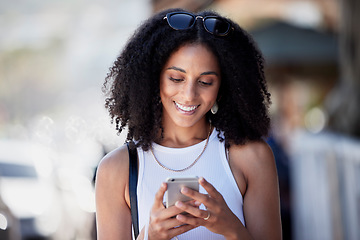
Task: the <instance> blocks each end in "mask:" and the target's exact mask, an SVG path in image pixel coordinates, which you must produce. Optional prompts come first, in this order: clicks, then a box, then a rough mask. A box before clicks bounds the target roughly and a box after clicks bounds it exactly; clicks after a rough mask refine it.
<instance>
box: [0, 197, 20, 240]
mask: <svg viewBox="0 0 360 240" xmlns="http://www.w3.org/2000/svg"><path fill="white" fill-rule="evenodd" d="M0 239H1V240H20V239H21V232H20V223H19V221H18V219H17V218H16V217H15V216H14V215H13V213H12V212H11V211H10V209H9V207H8V206H7V205H6V204H5V203H4V202H3V200H2V198H1V195H0Z"/></svg>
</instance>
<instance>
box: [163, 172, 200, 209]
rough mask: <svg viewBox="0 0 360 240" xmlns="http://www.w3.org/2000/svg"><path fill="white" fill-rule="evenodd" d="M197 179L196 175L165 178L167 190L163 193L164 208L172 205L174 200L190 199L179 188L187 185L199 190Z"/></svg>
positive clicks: (184, 200) (183, 200)
mask: <svg viewBox="0 0 360 240" xmlns="http://www.w3.org/2000/svg"><path fill="white" fill-rule="evenodd" d="M198 180H199V178H198V177H197V176H189V177H169V178H167V179H166V183H167V191H166V193H165V202H166V204H165V205H166V208H168V207H170V206H173V205H174V204H175V202H176V201H182V202H186V201H190V200H192V199H191V198H189V197H187V196H185V195H184V194H182V193H181V188H183V187H188V188H191V189H193V190H195V191H199V181H198Z"/></svg>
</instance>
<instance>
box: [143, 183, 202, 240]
mask: <svg viewBox="0 0 360 240" xmlns="http://www.w3.org/2000/svg"><path fill="white" fill-rule="evenodd" d="M166 189H167V185H166V183H163V184H162V185H161V187H160V189H159V190H158V191H157V193H156V195H155V201H154V204H153V206H152V209H151V212H150V222H149V230H148V239H149V240H168V239H171V238H173V237H175V236H177V235H180V234H182V233H184V232H187V231H189V230H191V229H193V228H196V227H197V226H198V225H194V224H192V225H189V224H186V223H185V224H184V223H183V222H181V221H179V220H178V219H177V218H175V217H174V216H177V215H181V213H182V212H183V210H181V209H179V208H177V207H176V206H172V207H169V208H165V207H164V204H163V198H164V194H165V192H166ZM186 205H188V204H186ZM189 206H190V205H189ZM191 207H194V208H196V205H195V204H194V203H192V206H191Z"/></svg>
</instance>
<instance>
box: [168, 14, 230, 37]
mask: <svg viewBox="0 0 360 240" xmlns="http://www.w3.org/2000/svg"><path fill="white" fill-rule="evenodd" d="M164 19H166V20H167V23H168V24H169V26H170V27H171V28H173V29H175V30H185V29H189V28H192V27H193V26H194V25H195V22H196V20H197V19H202V23H203V26H204V28H205V30H206V31H208V32H209V33H211V34H214V35H216V36H226V35H228V34H229V32H230V30H231V29H232V27H231V24H230V23H229V22H228V21H226V20H225V19H223V18H220V17H217V16H205V17H203V16H195V15H193V14H191V13H188V12H171V13H168V14H166V16H165V17H164Z"/></svg>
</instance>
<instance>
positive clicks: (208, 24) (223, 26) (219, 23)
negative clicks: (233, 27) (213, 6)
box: [204, 17, 230, 36]
mask: <svg viewBox="0 0 360 240" xmlns="http://www.w3.org/2000/svg"><path fill="white" fill-rule="evenodd" d="M204 26H205V28H206V30H208V31H209V32H211V33H213V34H214V35H220V36H221V35H226V34H227V33H228V31H229V29H230V23H228V22H226V21H224V20H222V19H218V18H214V17H208V18H205V20H204Z"/></svg>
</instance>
